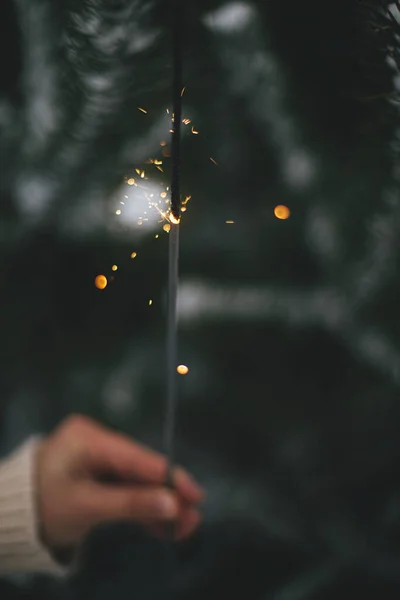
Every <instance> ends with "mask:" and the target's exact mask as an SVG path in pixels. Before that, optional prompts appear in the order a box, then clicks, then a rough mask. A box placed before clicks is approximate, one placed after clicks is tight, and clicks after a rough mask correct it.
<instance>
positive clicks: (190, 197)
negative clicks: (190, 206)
mask: <svg viewBox="0 0 400 600" xmlns="http://www.w3.org/2000/svg"><path fill="white" fill-rule="evenodd" d="M191 199H192V196H186V198H185V199H184V200H183V202H182V204H183V206H186V204H187V203H188V202H189V201H190V200H191Z"/></svg>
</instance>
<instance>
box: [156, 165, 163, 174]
mask: <svg viewBox="0 0 400 600" xmlns="http://www.w3.org/2000/svg"><path fill="white" fill-rule="evenodd" d="M157 169H158V170H159V171H161V173H164V169H163V168H162V167H159V166H158V165H157Z"/></svg>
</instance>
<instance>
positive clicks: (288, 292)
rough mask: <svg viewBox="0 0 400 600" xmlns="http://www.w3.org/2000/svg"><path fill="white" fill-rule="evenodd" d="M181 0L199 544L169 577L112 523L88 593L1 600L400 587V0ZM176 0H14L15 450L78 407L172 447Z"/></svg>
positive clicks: (183, 326)
mask: <svg viewBox="0 0 400 600" xmlns="http://www.w3.org/2000/svg"><path fill="white" fill-rule="evenodd" d="M187 5H188V6H187V9H188V10H187V15H186V27H185V30H186V50H185V93H184V117H185V119H186V120H187V121H186V123H185V124H184V126H183V133H184V136H183V140H184V141H183V144H184V156H183V172H182V175H183V183H182V187H183V190H182V191H183V196H184V198H187V197H189V196H190V200H188V202H187V205H186V207H187V211H186V212H185V213H184V215H183V219H182V226H181V240H182V242H181V243H182V246H181V288H180V294H179V317H180V328H179V363H180V364H184V365H187V366H188V367H189V373H188V374H187V375H185V376H182V377H181V378H180V380H179V382H180V389H179V424H178V436H177V437H178V439H177V445H178V458H179V461H180V462H181V463H183V464H184V465H186V466H187V467H189V468H190V469H191V471H192V472H193V473H194V474H195V475H196V476H197V477H198V478H199V480H200V481H201V483H202V484H203V485H204V486H205V487H206V488H207V490H208V501H207V505H206V507H205V523H204V527H203V529H202V531H201V532H200V533H199V534H198V536H197V537H196V539H194V540H192V542H191V543H190V544H189V545H188V546H185V547H183V548H181V549H179V559H178V561H177V564H176V566H175V568H174V569H172V570H171V573H169V574H168V576H167V575H165V574H164V575H162V559H161V558H160V556H161V555H160V552H161V550H160V549H159V548H158V547H157V545H154V543H153V542H151V541H149V540H144V541H143V540H142V542H143V543H142V546H141V545H140V544H139V542H138V541H137V539H136V537H135V535H136V534H135V533H134V532H130V531H127V529H126V527H122V528H118V527H114V528H105V529H104V530H103V531H100V532H97V533H96V534H95V536H94V537H93V540H92V541H90V540H89V542H88V548H87V557H86V559H85V560H86V562H85V564H84V565H83V567H82V569H81V571H80V572H79V573H78V574H76V575H75V576H74V577H73V578H72V579H71V580H68V581H66V582H61V583H57V582H53V581H52V580H50V579H49V578H46V577H39V578H36V577H35V578H32V577H29V578H28V577H17V578H12V579H9V580H7V581H6V580H4V581H3V582H2V583H1V584H0V590H1V586H4V590H5V591H4V593H3V596H4V597H7V598H8V597H10V598H11V597H15V598H19V597H22V596H23V597H24V598H25V597H32V598H36V597H37V598H46V597H49V598H66V599H72V598H74V599H75V598H77V599H80V598H84V597H85V598H87V597H89V598H96V600H97V599H103V598H104V599H107V598H109V597H110V595H111V594H112V595H113V596H114V597H115V598H116V599H117V598H118V600H119V599H121V600H122V599H124V598H128V597H129V598H131V597H134V598H140V599H142V598H158V597H160V598H161V597H164V598H165V597H166V596H168V597H169V598H171V599H172V598H182V599H184V598H190V599H191V600H195V599H197V598H198V599H199V600H200V599H201V598H206V597H207V598H208V599H210V598H221V597H222V598H229V597H231V596H238V595H239V594H240V595H241V596H242V597H245V598H249V599H250V598H254V599H258V598H260V599H264V598H265V599H267V598H271V599H272V598H273V599H274V600H300V599H303V598H304V599H307V600H314V599H315V600H317V599H320V598H321V599H322V598H323V599H324V600H329V599H330V598H332V599H333V598H352V599H354V598H355V597H361V596H363V597H364V598H382V597H385V598H392V597H393V598H398V593H399V590H400V576H399V573H400V568H399V567H400V545H399V507H400V504H399V502H400V477H399V455H400V442H399V434H398V428H399V416H400V405H399V385H400V327H399V322H400V321H399V317H398V306H399V303H398V298H399V292H400V281H399V280H398V278H397V266H398V260H399V256H400V254H399V243H398V230H399V225H400V223H399V169H398V158H399V145H398V131H399V124H400V123H399V116H398V85H399V81H400V79H399V75H398V69H397V62H398V52H399V48H400V41H399V39H398V33H399V31H400V29H399V25H398V19H399V14H400V13H399V7H398V6H397V3H392V4H390V3H389V2H386V1H384V0H381V1H378V0H376V1H375V2H373V0H371V2H368V1H367V0H365V1H364V0H360V1H356V0H336V1H333V0H325V2H320V1H317V0H305V1H301V2H300V1H298V0H289V1H286V2H282V1H281V0H270V1H269V2H263V1H262V0H258V1H256V0H253V1H252V2H246V1H233V0H231V1H226V0H225V1H222V0H215V1H214V0H206V1H202V2H200V1H192V2H188V3H187ZM169 6H170V5H169V3H168V2H166V1H165V0H163V1H159V2H156V1H146V0H142V1H139V0H119V1H118V2H117V1H114V2H113V1H111V0H109V1H106V0H92V1H89V0H85V1H82V0H81V1H80V2H77V1H75V0H60V1H59V2H57V3H54V2H52V1H51V0H29V1H24V0H15V1H14V0H5V1H3V3H2V7H1V9H0V11H1V13H0V14H1V19H0V28H1V32H2V35H1V36H0V46H1V56H2V59H1V64H0V69H1V77H0V86H1V90H0V159H1V167H0V168H1V178H0V193H1V204H0V211H1V212H0V248H1V252H0V269H1V271H0V272H1V278H0V302H1V311H0V332H1V334H0V339H1V343H0V353H1V375H0V391H1V421H0V425H1V444H2V451H3V453H6V452H7V451H8V450H10V449H11V448H13V447H15V446H16V445H17V444H18V443H20V442H21V441H22V440H23V439H24V438H25V437H26V436H28V435H29V434H31V433H32V432H37V431H40V432H47V431H50V430H51V429H52V428H53V427H54V426H55V425H56V424H57V423H58V422H59V421H60V420H61V419H62V418H63V417H64V416H65V415H67V414H69V413H71V412H82V413H85V414H88V415H91V416H93V417H95V418H97V419H99V420H101V421H102V422H104V423H106V424H108V425H110V426H112V427H115V428H117V429H119V430H122V431H124V432H126V433H128V434H130V435H132V436H134V437H136V438H138V439H141V440H143V441H145V442H146V443H149V444H151V445H152V446H154V447H157V448H158V447H160V445H161V429H162V423H163V407H164V401H165V352H164V347H165V329H166V328H165V304H166V297H165V293H166V275H167V253H168V232H167V231H165V229H166V228H165V227H164V226H165V224H166V221H165V220H164V219H163V217H162V215H161V214H160V212H159V211H160V210H161V211H164V210H165V209H166V207H167V202H168V198H169V189H168V186H169V180H170V158H169V155H170V152H169V146H170V133H169V130H170V127H171V114H170V113H169V114H168V111H171V77H172V73H171V60H170V55H171V49H170V23H169V19H170V11H169ZM141 109H142V110H141ZM189 121H190V122H189ZM161 161H162V162H161ZM158 167H160V168H158ZM153 204H156V205H157V206H153ZM277 207H278V208H277ZM279 207H280V208H279ZM282 207H283V208H282ZM282 217H285V218H282ZM286 217H288V218H286ZM133 253H135V254H134V257H133V258H132V255H133ZM113 269H114V270H113ZM99 275H103V276H104V277H106V278H107V286H106V287H105V289H98V288H97V287H96V285H95V279H96V277H97V276H99ZM154 579H156V580H159V582H160V590H161V591H160V590H158V591H154V590H153V591H152V592H149V589H148V588H147V583H148V582H150V581H151V580H154ZM7 594H8V595H7Z"/></svg>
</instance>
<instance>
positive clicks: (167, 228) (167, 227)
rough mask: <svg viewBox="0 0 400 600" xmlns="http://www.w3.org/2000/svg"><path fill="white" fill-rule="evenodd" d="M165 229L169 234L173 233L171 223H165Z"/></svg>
mask: <svg viewBox="0 0 400 600" xmlns="http://www.w3.org/2000/svg"><path fill="white" fill-rule="evenodd" d="M163 229H164V231H166V232H167V233H169V232H170V231H171V225H170V224H169V223H165V225H164V226H163Z"/></svg>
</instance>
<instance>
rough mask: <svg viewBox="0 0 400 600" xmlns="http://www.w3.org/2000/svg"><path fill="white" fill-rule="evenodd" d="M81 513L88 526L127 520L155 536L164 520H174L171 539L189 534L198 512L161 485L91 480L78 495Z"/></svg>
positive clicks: (161, 530)
mask: <svg viewBox="0 0 400 600" xmlns="http://www.w3.org/2000/svg"><path fill="white" fill-rule="evenodd" d="M81 501H82V505H83V508H82V513H84V514H85V515H87V518H88V519H89V520H90V521H91V524H92V526H94V525H98V524H101V523H105V522H112V521H119V520H129V521H133V522H135V523H138V524H141V525H143V526H145V527H147V528H148V529H150V530H151V531H153V532H154V533H155V534H156V535H158V536H159V537H163V536H165V533H166V523H167V522H171V521H174V533H175V539H177V540H181V539H184V538H186V537H188V536H190V535H191V534H192V533H193V532H194V530H195V529H196V528H197V527H198V525H199V523H200V520H201V517H200V513H199V512H198V511H197V510H196V509H195V508H193V507H192V506H189V505H187V504H185V503H182V501H181V500H179V499H178V497H177V495H176V494H174V493H173V492H170V491H168V490H166V489H165V488H146V487H132V488H127V487H124V488H121V487H117V486H115V487H111V486H100V485H97V484H91V485H90V486H87V488H86V492H85V493H82V495H81Z"/></svg>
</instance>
